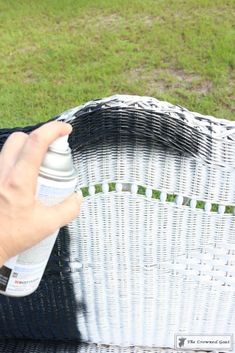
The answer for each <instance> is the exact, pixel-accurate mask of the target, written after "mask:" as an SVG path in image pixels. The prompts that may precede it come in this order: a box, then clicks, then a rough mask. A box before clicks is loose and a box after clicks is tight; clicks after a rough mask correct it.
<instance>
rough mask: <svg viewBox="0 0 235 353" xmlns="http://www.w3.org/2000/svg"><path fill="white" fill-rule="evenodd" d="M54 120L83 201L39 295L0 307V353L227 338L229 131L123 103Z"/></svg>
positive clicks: (230, 321)
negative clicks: (65, 128) (62, 131)
mask: <svg viewBox="0 0 235 353" xmlns="http://www.w3.org/2000/svg"><path fill="white" fill-rule="evenodd" d="M57 119H58V120H65V121H67V122H70V123H71V124H72V125H73V133H72V135H71V138H70V145H71V147H72V153H73V157H74V163H75V165H76V166H77V169H78V171H79V176H78V189H79V188H80V189H82V191H83V192H84V195H85V200H84V203H83V205H82V208H81V214H80V216H79V217H77V218H76V219H75V220H74V221H73V222H71V223H70V224H69V225H68V227H67V228H63V229H62V230H61V233H60V235H59V237H58V240H57V243H56V246H55V247H54V249H53V253H52V256H51V258H50V261H49V264H48V267H47V270H46V272H45V274H44V277H43V280H42V282H41V284H40V288H39V289H38V290H37V291H36V292H35V293H33V294H32V295H31V296H28V297H25V298H22V299H18V300H17V301H15V300H14V298H8V297H5V296H2V297H1V298H0V314H1V315H0V318H1V323H0V352H4V353H39V352H40V353H41V352H43V353H78V352H79V353H140V352H141V353H180V350H175V349H174V338H175V334H180V335H186V334H189V335H193V334H204V335H223V334H225V335H228V334H233V333H234V332H235V212H234V207H235V123H234V122H231V121H227V120H222V119H216V118H214V117H211V116H203V115H201V114H198V113H193V112H190V111H188V110H186V109H185V108H182V107H180V106H174V105H171V104H170V103H167V102H161V101H158V100H157V99H154V98H151V97H139V96H126V95H116V96H113V97H108V98H105V99H101V100H96V101H91V102H88V103H86V104H85V105H82V106H79V107H76V108H74V109H71V110H69V111H67V112H65V113H63V114H61V115H60V116H59V117H57ZM33 128H34V127H26V128H25V129H24V131H26V132H29V131H31V130H32V129H33ZM11 132H12V131H9V130H7V129H6V130H4V129H3V130H2V131H1V139H0V146H2V145H3V143H4V141H5V140H6V138H7V137H8V136H9V134H10V133H11ZM80 340H81V341H82V343H81V344H79V342H80ZM62 341H63V342H62ZM181 352H183V350H182V351H181ZM189 352H191V351H189ZM233 352H234V353H235V346H233Z"/></svg>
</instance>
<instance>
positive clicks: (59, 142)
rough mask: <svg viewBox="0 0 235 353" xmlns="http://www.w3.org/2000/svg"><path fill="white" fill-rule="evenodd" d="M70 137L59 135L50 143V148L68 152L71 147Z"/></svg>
mask: <svg viewBox="0 0 235 353" xmlns="http://www.w3.org/2000/svg"><path fill="white" fill-rule="evenodd" d="M68 137H69V136H68V135H65V136H61V137H59V138H58V139H56V140H55V141H54V142H52V143H51V144H50V146H49V149H52V150H54V151H56V152H66V151H67V150H68V149H69V143H68Z"/></svg>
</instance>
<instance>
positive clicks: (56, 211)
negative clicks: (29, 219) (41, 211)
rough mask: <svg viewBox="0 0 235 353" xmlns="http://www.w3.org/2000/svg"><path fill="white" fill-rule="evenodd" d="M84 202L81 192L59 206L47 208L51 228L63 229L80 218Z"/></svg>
mask: <svg viewBox="0 0 235 353" xmlns="http://www.w3.org/2000/svg"><path fill="white" fill-rule="evenodd" d="M82 201H83V196H82V192H81V191H79V192H75V193H73V194H72V195H70V196H69V197H68V198H67V199H65V200H64V201H62V202H60V203H58V204H57V205H54V206H50V207H47V211H46V213H47V215H46V217H47V219H48V224H50V228H51V229H57V228H61V227H63V226H65V225H66V224H68V223H69V222H70V221H72V220H73V219H74V218H75V217H76V216H78V214H79V212H80V206H81V203H82ZM44 220H45V219H44Z"/></svg>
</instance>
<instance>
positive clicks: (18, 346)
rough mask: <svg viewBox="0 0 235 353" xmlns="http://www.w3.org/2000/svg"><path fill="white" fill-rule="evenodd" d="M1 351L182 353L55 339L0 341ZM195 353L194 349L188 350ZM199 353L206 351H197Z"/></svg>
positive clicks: (29, 352)
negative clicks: (56, 340)
mask: <svg viewBox="0 0 235 353" xmlns="http://www.w3.org/2000/svg"><path fill="white" fill-rule="evenodd" d="M0 352H1V353H182V351H177V350H175V349H169V348H168V349H161V348H149V347H135V346H132V347H118V346H112V345H109V346H108V345H97V344H86V343H80V344H78V343H76V342H60V341H58V342H55V341H43V342H42V341H30V340H28V341H14V340H11V341H7V340H6V341H3V342H0ZM187 352H188V353H195V352H194V351H190V350H188V351H187ZM197 353H206V352H205V351H197Z"/></svg>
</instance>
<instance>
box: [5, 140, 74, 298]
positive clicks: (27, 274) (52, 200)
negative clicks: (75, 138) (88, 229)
mask: <svg viewBox="0 0 235 353" xmlns="http://www.w3.org/2000/svg"><path fill="white" fill-rule="evenodd" d="M76 183H77V171H76V169H75V168H74V166H73V161H72V155H71V149H70V148H69V144H68V136H63V137H60V138H58V139H57V140H56V141H54V142H53V143H52V144H51V145H50V146H49V148H48V151H47V153H46V155H45V158H44V160H43V162H42V165H41V167H40V170H39V176H38V185H37V194H36V197H37V198H38V199H39V200H40V201H41V202H42V203H44V204H46V205H48V206H51V205H55V204H57V203H59V202H61V201H63V200H64V199H65V198H67V197H68V196H69V195H71V194H72V193H73V192H74V190H75V187H76ZM42 222H43V219H42ZM32 232H33V229H32ZM58 232H59V229H58V230H57V231H56V232H54V233H53V234H51V235H49V236H48V237H46V238H45V239H43V240H42V241H41V242H40V243H38V244H36V245H35V246H33V247H32V248H30V249H28V250H26V251H23V252H21V253H20V254H18V255H16V256H14V257H12V258H10V259H9V260H8V261H6V262H5V264H4V265H3V266H2V267H1V268H0V293H1V294H4V295H7V296H13V297H23V296H26V295H29V294H31V293H33V292H34V291H35V290H36V289H37V288H38V286H39V283H40V281H41V278H42V276H43V273H44V270H45V268H46V265H47V262H48V260H49V257H50V254H51V251H52V248H53V246H54V244H55V241H56V238H57V235H58Z"/></svg>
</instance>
